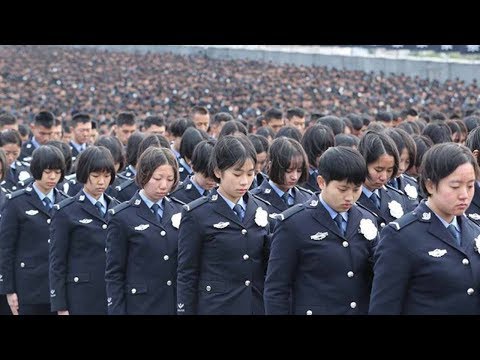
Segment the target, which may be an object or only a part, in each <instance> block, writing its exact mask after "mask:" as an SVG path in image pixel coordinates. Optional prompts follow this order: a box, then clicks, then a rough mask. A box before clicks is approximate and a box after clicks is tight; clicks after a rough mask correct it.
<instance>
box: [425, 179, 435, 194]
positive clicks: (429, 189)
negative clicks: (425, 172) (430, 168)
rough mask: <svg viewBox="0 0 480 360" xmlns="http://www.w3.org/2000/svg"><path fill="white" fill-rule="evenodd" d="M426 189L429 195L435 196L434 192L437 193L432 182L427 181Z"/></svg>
mask: <svg viewBox="0 0 480 360" xmlns="http://www.w3.org/2000/svg"><path fill="white" fill-rule="evenodd" d="M425 188H426V189H427V192H428V194H427V195H432V194H433V192H434V191H435V185H434V184H433V182H432V180H430V179H427V180H426V181H425Z"/></svg>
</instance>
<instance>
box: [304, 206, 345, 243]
mask: <svg viewBox="0 0 480 360" xmlns="http://www.w3.org/2000/svg"><path fill="white" fill-rule="evenodd" d="M312 217H313V218H314V219H315V220H316V221H318V222H319V223H320V224H321V225H322V226H324V227H326V228H327V229H328V230H329V231H331V232H333V233H334V234H335V235H337V236H338V237H341V238H344V236H342V234H341V233H340V229H339V228H338V226H337V224H336V223H335V221H333V219H332V217H331V216H330V214H329V213H328V211H327V209H325V207H324V206H323V204H322V202H321V201H319V202H318V206H317V209H316V210H315V211H312Z"/></svg>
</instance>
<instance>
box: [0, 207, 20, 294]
mask: <svg viewBox="0 0 480 360" xmlns="http://www.w3.org/2000/svg"><path fill="white" fill-rule="evenodd" d="M19 226H20V220H19V210H18V209H17V206H16V202H15V201H13V200H7V202H6V203H5V208H4V210H3V213H2V217H1V220H0V294H11V293H15V292H16V286H15V258H16V248H17V238H18V236H19Z"/></svg>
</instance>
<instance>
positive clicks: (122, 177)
mask: <svg viewBox="0 0 480 360" xmlns="http://www.w3.org/2000/svg"><path fill="white" fill-rule="evenodd" d="M117 177H119V178H120V179H123V180H132V179H130V178H129V177H127V176H125V175H123V174H121V173H118V174H117Z"/></svg>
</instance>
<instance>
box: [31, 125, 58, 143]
mask: <svg viewBox="0 0 480 360" xmlns="http://www.w3.org/2000/svg"><path fill="white" fill-rule="evenodd" d="M32 132H33V136H35V140H37V142H38V143H39V144H40V145H45V144H46V143H47V142H48V141H50V140H52V133H53V127H51V128H46V127H45V126H42V125H32Z"/></svg>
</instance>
